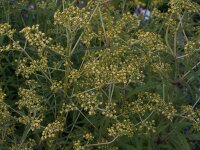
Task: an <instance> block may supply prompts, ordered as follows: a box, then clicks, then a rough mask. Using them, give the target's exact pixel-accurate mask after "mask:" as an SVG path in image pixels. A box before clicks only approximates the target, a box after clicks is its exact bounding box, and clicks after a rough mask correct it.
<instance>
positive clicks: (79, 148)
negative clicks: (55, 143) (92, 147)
mask: <svg viewBox="0 0 200 150" xmlns="http://www.w3.org/2000/svg"><path fill="white" fill-rule="evenodd" d="M73 149H74V150H85V148H84V146H82V144H81V141H80V140H77V141H74V145H73Z"/></svg>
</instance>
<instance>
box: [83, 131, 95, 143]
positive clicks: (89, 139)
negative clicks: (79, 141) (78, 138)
mask: <svg viewBox="0 0 200 150" xmlns="http://www.w3.org/2000/svg"><path fill="white" fill-rule="evenodd" d="M83 138H84V139H85V140H87V141H92V140H93V139H94V136H93V135H92V133H90V132H88V133H86V134H84V135H83Z"/></svg>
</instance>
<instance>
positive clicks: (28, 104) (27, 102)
mask: <svg viewBox="0 0 200 150" xmlns="http://www.w3.org/2000/svg"><path fill="white" fill-rule="evenodd" d="M18 94H19V96H20V100H19V101H18V102H17V105H18V108H19V109H22V108H27V109H28V111H29V113H30V114H32V113H33V114H34V113H35V112H40V111H42V110H44V105H43V103H44V99H43V98H42V97H41V96H39V95H38V94H37V92H36V91H35V90H33V89H24V88H20V89H19V92H18Z"/></svg>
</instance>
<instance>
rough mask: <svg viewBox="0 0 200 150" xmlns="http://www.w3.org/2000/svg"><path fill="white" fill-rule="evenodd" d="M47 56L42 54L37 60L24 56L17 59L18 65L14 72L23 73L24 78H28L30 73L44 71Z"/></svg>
mask: <svg viewBox="0 0 200 150" xmlns="http://www.w3.org/2000/svg"><path fill="white" fill-rule="evenodd" d="M47 61H48V60H47V57H45V56H42V57H41V58H40V59H39V60H32V61H30V60H28V59H26V58H24V59H22V60H20V61H19V65H18V68H17V71H16V74H17V75H19V74H21V75H23V76H24V77H25V78H29V77H30V75H32V74H34V73H35V72H36V71H40V72H45V71H46V70H47V67H48V65H47V63H48V62H47Z"/></svg>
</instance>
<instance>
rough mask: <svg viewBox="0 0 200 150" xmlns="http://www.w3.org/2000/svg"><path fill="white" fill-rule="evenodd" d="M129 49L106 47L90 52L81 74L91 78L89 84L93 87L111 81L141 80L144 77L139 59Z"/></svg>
mask: <svg viewBox="0 0 200 150" xmlns="http://www.w3.org/2000/svg"><path fill="white" fill-rule="evenodd" d="M129 50H130V49H128V48H126V47H124V48H118V49H108V48H107V49H104V50H100V51H97V52H95V53H94V54H90V57H89V58H88V59H89V61H88V62H86V63H85V64H84V65H83V68H82V72H83V76H85V77H86V78H87V79H90V80H92V82H91V85H93V86H94V87H102V86H103V85H105V84H111V83H124V84H128V83H130V82H136V83H137V82H141V81H142V79H143V77H144V74H143V72H142V67H143V66H142V65H141V63H140V61H141V59H139V58H138V57H137V56H134V55H131V54H130V51H129ZM96 58H98V59H96ZM142 64H143V63H142Z"/></svg>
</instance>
